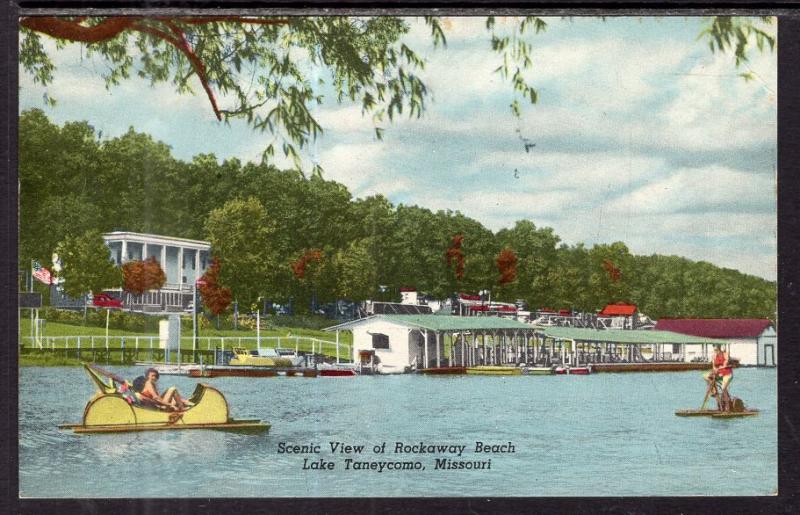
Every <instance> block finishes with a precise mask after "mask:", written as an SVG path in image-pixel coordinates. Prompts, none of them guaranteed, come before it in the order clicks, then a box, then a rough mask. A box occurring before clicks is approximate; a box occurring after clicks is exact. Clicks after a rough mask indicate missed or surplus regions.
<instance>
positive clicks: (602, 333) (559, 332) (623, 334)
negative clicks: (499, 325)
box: [536, 327, 727, 345]
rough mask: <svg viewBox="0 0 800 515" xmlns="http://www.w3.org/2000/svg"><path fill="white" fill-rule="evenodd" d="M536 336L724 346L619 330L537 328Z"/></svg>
mask: <svg viewBox="0 0 800 515" xmlns="http://www.w3.org/2000/svg"><path fill="white" fill-rule="evenodd" d="M536 334H540V335H544V336H545V337H547V338H553V339H556V340H574V341H576V342H592V343H624V344H633V345H651V344H670V343H672V344H675V343H677V344H689V345H704V344H705V345H715V344H716V345H724V344H726V343H727V342H726V341H725V340H719V339H716V338H704V337H700V336H691V335H688V334H681V333H674V332H672V331H652V330H651V331H637V330H621V329H604V330H598V329H584V328H578V327H538V328H537V329H536Z"/></svg>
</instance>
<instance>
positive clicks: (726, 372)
mask: <svg viewBox="0 0 800 515" xmlns="http://www.w3.org/2000/svg"><path fill="white" fill-rule="evenodd" d="M732 379H733V367H732V366H731V365H730V355H729V354H728V352H727V351H723V350H722V347H721V346H720V345H719V344H717V345H714V355H713V356H712V358H711V371H710V372H709V373H708V374H706V381H707V382H708V386H709V388H712V387H713V382H715V381H718V380H722V391H721V392H718V393H717V395H718V397H717V403H718V405H719V408H720V410H722V411H728V410H729V409H730V398H731V397H730V394H729V393H728V386H729V385H730V384H731V380H732Z"/></svg>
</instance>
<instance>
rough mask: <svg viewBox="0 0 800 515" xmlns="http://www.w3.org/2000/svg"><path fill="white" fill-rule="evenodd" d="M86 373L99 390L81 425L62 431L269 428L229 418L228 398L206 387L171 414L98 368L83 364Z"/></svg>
mask: <svg viewBox="0 0 800 515" xmlns="http://www.w3.org/2000/svg"><path fill="white" fill-rule="evenodd" d="M83 366H84V369H85V370H86V372H87V373H88V374H89V377H90V378H91V379H92V381H93V382H94V383H95V386H97V393H95V395H94V396H93V397H92V398H91V399H89V402H88V403H87V404H86V407H85V408H84V410H83V420H82V421H81V423H80V424H61V425H60V426H58V427H59V429H71V430H73V431H74V432H76V433H122V432H130V431H157V430H167V429H217V430H223V431H238V432H249V433H252V432H265V431H269V428H270V425H269V424H266V423H263V422H261V421H260V420H257V419H238V420H237V419H234V418H231V417H230V411H229V408H228V402H227V401H226V400H225V396H223V395H222V393H221V392H220V391H219V390H217V389H216V388H212V387H211V386H208V385H206V384H202V383H201V384H198V385H197V387H196V388H195V390H194V393H193V394H192V396H191V398H190V399H189V401H190V402H191V403H193V406H191V407H189V408H187V409H185V410H182V411H169V410H165V409H162V408H160V407H157V406H155V405H152V404H151V405H148V404H143V400H144V399H140V398H138V397H137V396H136V395H135V393H134V392H133V391H132V390H131V388H130V384H129V383H128V382H127V381H125V380H124V379H122V378H120V377H118V376H116V375H114V374H111V373H110V372H106V371H105V370H102V369H101V368H99V367H96V366H94V365H89V364H86V363H84V365H83Z"/></svg>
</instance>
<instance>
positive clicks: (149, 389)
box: [134, 368, 192, 411]
mask: <svg viewBox="0 0 800 515" xmlns="http://www.w3.org/2000/svg"><path fill="white" fill-rule="evenodd" d="M158 378H159V374H158V370H156V369H155V368H148V369H147V371H146V372H145V374H144V384H142V385H141V389H139V388H136V387H138V386H140V385H139V384H138V383H139V382H138V381H134V389H135V390H137V391H138V392H139V395H140V396H141V397H144V398H147V399H150V400H151V401H154V402H155V403H156V404H158V405H160V406H163V407H165V408H168V409H171V410H173V411H180V410H184V409H186V408H188V407H190V406H192V403H191V402H189V401H188V400H186V399H184V398H183V397H181V395H180V393H178V389H177V388H175V387H174V386H170V387H169V388H168V389H167V391H165V392H164V395H160V394H159V393H158V387H157V386H156V383H157V382H158Z"/></svg>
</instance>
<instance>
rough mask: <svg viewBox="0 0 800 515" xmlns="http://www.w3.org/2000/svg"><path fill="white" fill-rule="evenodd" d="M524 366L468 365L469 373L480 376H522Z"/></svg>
mask: <svg viewBox="0 0 800 515" xmlns="http://www.w3.org/2000/svg"><path fill="white" fill-rule="evenodd" d="M522 372H523V369H522V367H503V366H492V365H481V366H477V367H467V374H469V375H478V376H520V375H522Z"/></svg>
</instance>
